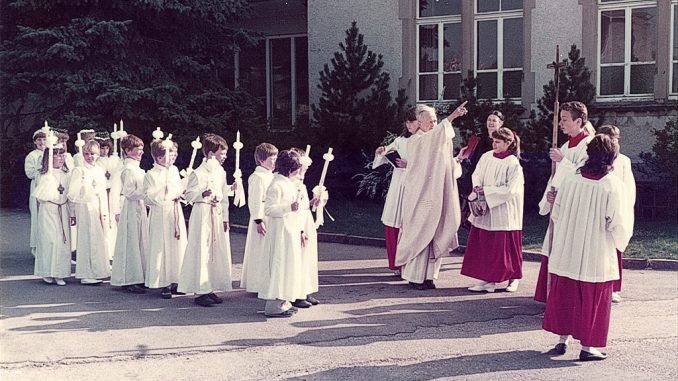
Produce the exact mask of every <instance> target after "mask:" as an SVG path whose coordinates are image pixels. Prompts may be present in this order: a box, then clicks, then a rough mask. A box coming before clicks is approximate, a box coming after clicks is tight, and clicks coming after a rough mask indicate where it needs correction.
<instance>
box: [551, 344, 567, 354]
mask: <svg viewBox="0 0 678 381" xmlns="http://www.w3.org/2000/svg"><path fill="white" fill-rule="evenodd" d="M553 351H554V352H556V354H559V355H564V354H565V352H567V344H565V343H558V344H556V347H555V348H553Z"/></svg>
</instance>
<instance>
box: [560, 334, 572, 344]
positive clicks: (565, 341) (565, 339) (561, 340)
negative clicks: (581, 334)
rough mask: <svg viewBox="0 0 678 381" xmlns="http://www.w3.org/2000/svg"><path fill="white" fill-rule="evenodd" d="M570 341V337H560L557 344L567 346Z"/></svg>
mask: <svg viewBox="0 0 678 381" xmlns="http://www.w3.org/2000/svg"><path fill="white" fill-rule="evenodd" d="M569 341H570V335H560V340H558V344H565V345H567V344H568V343H569Z"/></svg>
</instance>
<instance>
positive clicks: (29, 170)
mask: <svg viewBox="0 0 678 381" xmlns="http://www.w3.org/2000/svg"><path fill="white" fill-rule="evenodd" d="M46 139H47V136H46V135H45V133H44V132H42V130H37V131H35V132H34V133H33V145H34V146H35V149H34V150H33V151H31V152H29V153H28V155H26V159H25V160H24V172H25V173H26V177H28V178H29V179H30V180H31V188H30V193H29V195H28V210H30V212H31V234H30V238H29V247H30V248H31V254H32V255H33V256H35V247H36V245H37V238H38V237H37V234H38V233H37V228H38V202H37V200H36V199H35V195H34V194H33V193H34V192H35V185H36V181H35V180H36V177H37V176H38V171H40V167H41V166H42V153H43V151H44V150H45V144H46Z"/></svg>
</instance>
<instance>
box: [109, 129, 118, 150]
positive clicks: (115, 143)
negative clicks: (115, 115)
mask: <svg viewBox="0 0 678 381" xmlns="http://www.w3.org/2000/svg"><path fill="white" fill-rule="evenodd" d="M111 140H113V156H118V124H117V123H113V133H112V134H111Z"/></svg>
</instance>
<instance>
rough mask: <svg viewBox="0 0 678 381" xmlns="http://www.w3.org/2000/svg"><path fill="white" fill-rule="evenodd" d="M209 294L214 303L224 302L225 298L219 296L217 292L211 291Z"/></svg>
mask: <svg viewBox="0 0 678 381" xmlns="http://www.w3.org/2000/svg"><path fill="white" fill-rule="evenodd" d="M207 296H208V297H209V298H210V299H211V300H212V302H213V303H214V304H221V303H223V302H224V299H221V298H220V297H218V296H217V294H215V293H213V292H210V293H209V294H207Z"/></svg>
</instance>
